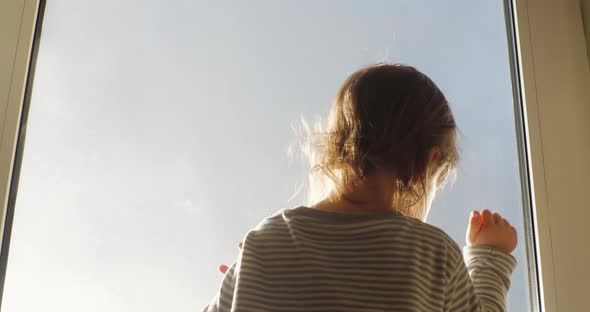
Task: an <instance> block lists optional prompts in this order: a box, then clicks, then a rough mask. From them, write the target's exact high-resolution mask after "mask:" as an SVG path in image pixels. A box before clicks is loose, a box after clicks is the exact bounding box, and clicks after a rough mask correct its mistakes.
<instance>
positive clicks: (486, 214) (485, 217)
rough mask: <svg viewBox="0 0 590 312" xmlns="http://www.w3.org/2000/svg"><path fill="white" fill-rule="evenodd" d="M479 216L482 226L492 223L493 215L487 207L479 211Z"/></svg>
mask: <svg viewBox="0 0 590 312" xmlns="http://www.w3.org/2000/svg"><path fill="white" fill-rule="evenodd" d="M481 218H482V225H483V226H487V225H491V224H494V217H493V216H492V212H491V211H489V210H487V209H484V210H483V211H482V212H481Z"/></svg>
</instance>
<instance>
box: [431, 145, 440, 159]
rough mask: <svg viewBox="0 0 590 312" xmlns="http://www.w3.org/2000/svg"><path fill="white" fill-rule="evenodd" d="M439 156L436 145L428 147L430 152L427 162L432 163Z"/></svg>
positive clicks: (438, 149)
mask: <svg viewBox="0 0 590 312" xmlns="http://www.w3.org/2000/svg"><path fill="white" fill-rule="evenodd" d="M439 158H440V148H438V147H437V146H434V147H433V148H431V149H430V154H429V155H428V162H430V163H432V162H434V161H435V160H438V159H439Z"/></svg>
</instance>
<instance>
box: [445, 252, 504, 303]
mask: <svg viewBox="0 0 590 312" xmlns="http://www.w3.org/2000/svg"><path fill="white" fill-rule="evenodd" d="M463 256H464V258H465V262H463V261H459V262H458V263H457V264H456V266H455V268H454V269H453V270H452V272H451V278H450V280H449V283H448V287H447V294H446V297H447V299H448V301H447V304H446V309H445V310H447V311H505V309H506V294H507V293H508V288H509V287H510V275H511V274H512V271H513V270H514V268H515V267H516V260H515V259H514V257H512V256H511V255H509V254H506V253H504V252H502V251H500V250H498V249H496V248H493V247H485V246H470V247H465V248H464V249H463Z"/></svg>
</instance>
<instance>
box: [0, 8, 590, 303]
mask: <svg viewBox="0 0 590 312" xmlns="http://www.w3.org/2000/svg"><path fill="white" fill-rule="evenodd" d="M583 1H584V2H585V4H586V6H585V7H586V8H588V7H590V4H589V3H588V0H583ZM506 3H507V10H508V12H510V11H514V12H515V13H514V15H513V17H514V19H515V23H514V24H513V23H509V24H508V25H509V28H510V27H512V25H513V26H514V29H513V35H514V38H513V39H514V41H515V42H516V43H517V45H516V47H517V48H516V50H515V51H513V52H514V53H516V58H515V60H516V64H514V65H515V66H513V67H515V68H517V69H518V74H519V75H520V81H518V82H517V83H515V84H514V85H513V86H514V87H515V88H518V89H520V91H521V92H520V93H516V94H517V95H519V96H518V97H519V98H518V99H516V100H517V102H522V103H523V104H522V111H521V116H517V122H518V121H519V118H520V120H522V122H524V133H523V135H524V137H525V141H526V144H525V145H526V153H524V154H525V155H524V156H525V157H526V160H527V161H526V163H527V166H526V167H527V168H525V169H524V173H525V175H526V174H527V173H528V179H529V182H530V193H528V192H526V193H528V194H529V195H530V201H531V203H532V207H533V209H532V211H531V217H532V221H533V227H532V230H533V232H534V238H531V244H530V248H529V250H531V251H532V253H534V254H535V255H536V261H537V267H536V272H534V273H536V274H537V275H538V281H539V283H538V289H539V296H540V300H539V303H540V306H541V310H542V311H559V310H561V311H590V300H588V298H587V295H588V294H590V265H589V264H590V244H588V242H587V241H586V240H585V239H586V237H590V227H589V226H586V224H587V222H588V221H587V220H590V204H588V201H587V200H586V194H587V193H589V192H590V161H588V160H590V122H589V121H587V120H590V94H589V93H590V92H589V90H590V70H589V68H590V67H589V64H588V57H587V55H590V53H589V51H588V49H587V43H586V41H585V37H584V36H585V33H584V24H583V23H582V6H581V2H579V1H576V0H564V1H554V0H508V1H506ZM44 7H45V0H3V1H0V216H2V218H1V219H0V242H1V250H0V300H1V298H2V297H1V296H2V291H3V284H4V275H5V272H6V264H7V257H8V247H9V241H10V230H11V226H12V211H11V209H9V207H12V208H13V207H14V201H15V199H16V190H17V187H18V174H19V171H20V159H21V155H20V153H22V148H19V149H17V148H16V147H17V146H18V145H19V144H21V145H22V144H23V142H24V137H25V133H24V131H25V129H26V117H27V110H28V101H29V100H30V96H29V95H30V91H31V88H32V81H33V79H32V78H33V75H34V65H35V59H36V53H37V45H38V42H39V37H40V30H41V28H40V27H41V20H42V17H43V10H44ZM589 18H590V17H589ZM588 25H590V21H588V22H587V24H586V28H588ZM509 30H510V29H509ZM586 35H588V33H586ZM526 197H527V196H525V198H526ZM525 206H526V205H525ZM525 216H526V213H525ZM523 265H524V264H523ZM533 296H536V294H533Z"/></svg>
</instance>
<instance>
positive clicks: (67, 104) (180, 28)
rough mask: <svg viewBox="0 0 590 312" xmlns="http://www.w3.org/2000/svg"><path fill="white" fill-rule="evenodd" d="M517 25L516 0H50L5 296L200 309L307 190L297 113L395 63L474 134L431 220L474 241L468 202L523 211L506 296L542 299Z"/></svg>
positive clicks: (18, 302) (92, 305)
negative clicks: (297, 160) (243, 252)
mask: <svg viewBox="0 0 590 312" xmlns="http://www.w3.org/2000/svg"><path fill="white" fill-rule="evenodd" d="M426 8H427V9H426ZM508 24H509V25H511V24H510V23H508ZM506 25H507V23H506V17H505V8H504V4H503V3H502V2H501V1H486V2H477V3H476V2H473V1H458V2H454V3H453V4H452V5H450V4H449V3H440V2H438V1H428V5H427V6H425V5H424V4H420V5H418V4H416V3H415V2H411V1H401V0H400V1H370V2H362V3H361V2H354V1H346V2H344V1H338V2H336V1H322V2H317V1H289V2H286V1H283V2H272V1H249V2H248V3H247V4H246V3H242V2H239V1H209V2H206V1H181V0H175V1H174V2H172V3H165V2H162V1H142V2H141V3H139V2H138V3H132V2H120V1H100V2H80V1H73V0H69V1H68V0H61V1H58V0H56V1H51V2H50V3H48V5H47V7H46V9H45V17H44V25H43V38H42V40H41V42H40V47H39V56H38V59H37V68H36V77H35V85H34V87H33V89H32V93H31V96H32V97H31V106H30V112H29V116H28V126H27V140H26V143H25V145H24V150H25V153H24V155H23V158H22V169H21V174H20V185H19V191H18V197H17V200H16V205H15V210H14V221H13V229H12V238H11V242H10V246H11V247H10V255H9V258H8V264H7V273H6V281H5V287H4V298H3V302H2V305H3V308H4V309H5V310H6V311H17V312H18V311H34V310H40V309H45V310H56V311H57V310H60V311H78V310H85V311H140V310H141V311H189V310H194V309H198V308H200V307H201V306H202V305H203V304H205V303H206V302H208V301H209V300H210V299H211V297H212V296H213V295H214V293H215V292H216V291H217V289H218V287H219V283H220V280H221V278H222V276H221V274H220V273H219V272H218V271H217V266H218V264H220V263H221V262H225V263H230V262H231V261H233V260H234V258H235V256H236V253H237V247H236V245H237V242H238V241H239V240H240V239H241V238H242V237H243V235H244V234H245V233H246V232H247V230H248V229H250V228H251V227H253V226H254V225H255V224H256V223H257V222H259V221H260V219H262V218H263V217H265V216H267V215H269V214H271V213H273V212H275V211H276V210H278V209H280V208H283V207H287V206H298V205H300V204H302V199H303V197H302V196H296V197H295V198H293V199H292V200H291V201H288V199H289V198H290V197H291V196H292V195H293V194H294V193H295V190H296V189H297V186H298V184H299V183H300V182H302V181H303V179H304V178H305V172H303V171H302V170H301V166H298V165H297V164H295V165H290V161H289V157H288V155H287V153H286V150H287V147H288V145H289V143H290V142H292V141H293V139H294V135H293V132H292V130H291V124H292V123H293V122H294V121H296V120H298V118H299V117H300V116H301V115H303V116H306V117H308V118H313V116H316V115H323V114H325V113H326V111H327V109H328V107H329V105H330V102H331V100H332V98H333V96H334V95H335V93H336V90H337V88H338V86H339V85H340V83H341V82H342V81H343V79H344V78H345V77H346V76H347V74H348V73H350V72H352V71H354V70H355V69H357V68H358V67H360V66H362V65H365V64H368V63H372V62H375V61H378V60H392V61H400V62H403V63H406V64H410V65H413V66H416V67H418V68H419V69H421V70H422V71H424V72H425V73H427V74H428V75H429V76H430V77H431V78H432V79H433V80H434V81H435V82H436V83H437V84H438V85H439V86H440V87H441V89H442V90H443V91H444V92H445V94H446V96H447V98H448V99H449V100H450V101H451V102H452V108H453V110H454V114H455V117H456V119H457V122H458V125H459V127H460V129H461V132H462V134H463V135H462V137H461V142H460V143H461V146H462V150H463V153H462V158H463V159H462V162H461V167H460V171H459V175H458V179H457V182H456V183H455V184H454V185H453V186H452V187H447V189H446V190H445V191H444V192H443V193H442V194H440V195H439V196H438V198H437V200H435V203H434V206H433V209H432V211H431V214H430V217H429V222H430V223H432V224H435V225H437V226H439V227H441V228H443V229H444V230H445V231H446V232H447V233H449V234H450V235H451V236H452V237H453V238H454V239H456V240H457V242H458V243H459V244H460V245H463V244H464V231H465V227H466V224H467V217H468V213H469V211H470V210H472V209H483V208H491V209H494V210H497V211H498V212H500V213H501V214H502V215H504V216H505V217H507V218H508V219H509V220H511V222H512V223H513V224H515V226H517V228H518V230H519V246H518V248H517V250H516V251H515V252H514V255H515V257H516V258H517V260H518V262H519V265H518V267H517V270H516V272H515V273H514V274H513V278H512V286H511V290H510V293H509V296H508V305H509V309H510V310H512V311H526V310H531V309H536V299H535V296H536V288H535V287H536V286H535V285H536V276H534V272H535V268H534V264H533V263H534V259H533V258H532V256H531V255H532V253H531V250H532V245H531V244H532V243H531V242H530V241H529V240H528V239H526V238H525V233H531V230H530V228H531V224H530V217H529V212H528V211H529V203H528V199H527V198H528V197H527V196H528V195H527V192H528V191H527V187H528V183H527V180H526V179H527V177H526V174H522V172H526V170H523V169H522V166H523V162H522V161H521V159H522V158H523V156H522V152H521V149H522V147H521V145H522V143H521V142H523V138H522V130H521V128H520V127H522V125H521V122H520V117H519V114H520V111H519V103H515V101H514V98H515V97H514V94H515V92H518V90H516V89H515V88H514V85H513V79H516V78H515V77H514V76H515V75H514V74H513V70H514V66H512V67H511V63H512V53H513V47H512V46H511V44H512V43H511V41H510V40H509V39H510V38H511V37H510V36H511V35H510V33H511V32H510V31H508V32H507V30H506ZM516 98H518V97H516ZM515 107H516V110H515ZM523 186H524V187H523Z"/></svg>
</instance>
